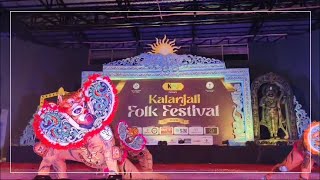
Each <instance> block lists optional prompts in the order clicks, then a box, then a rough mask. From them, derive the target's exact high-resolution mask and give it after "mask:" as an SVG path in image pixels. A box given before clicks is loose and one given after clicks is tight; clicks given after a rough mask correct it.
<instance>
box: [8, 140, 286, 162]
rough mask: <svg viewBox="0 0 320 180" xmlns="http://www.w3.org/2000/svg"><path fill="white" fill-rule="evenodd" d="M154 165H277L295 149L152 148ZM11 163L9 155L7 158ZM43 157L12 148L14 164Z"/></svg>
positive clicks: (239, 147)
mask: <svg viewBox="0 0 320 180" xmlns="http://www.w3.org/2000/svg"><path fill="white" fill-rule="evenodd" d="M148 149H149V151H150V152H151V154H152V155H153V161H154V163H160V164H172V163H191V164H204V163H214V164H227V163H231V164H256V163H259V164H260V163H261V164H276V163H279V162H281V161H282V160H283V159H285V157H286V156H287V155H288V154H289V152H290V151H291V149H292V146H257V145H255V144H251V145H249V146H182V145H181V146H148ZM7 159H8V160H9V159H10V158H9V155H8V156H7ZM40 161H41V158H40V157H39V156H38V155H36V154H35V153H34V152H33V149H32V147H31V146H12V162H15V163H39V162H40Z"/></svg>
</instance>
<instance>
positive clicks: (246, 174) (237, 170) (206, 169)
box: [1, 163, 320, 180]
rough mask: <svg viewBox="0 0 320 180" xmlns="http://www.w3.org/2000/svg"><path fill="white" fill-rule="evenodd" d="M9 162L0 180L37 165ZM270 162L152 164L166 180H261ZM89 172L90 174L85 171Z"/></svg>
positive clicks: (23, 175)
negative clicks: (262, 163) (264, 163)
mask: <svg viewBox="0 0 320 180" xmlns="http://www.w3.org/2000/svg"><path fill="white" fill-rule="evenodd" d="M9 167H10V165H9V163H1V179H32V178H33V177H34V176H35V175H36V173H31V172H36V171H37V168H38V164H31V163H12V173H10V168H9ZM271 168H272V165H261V164H155V165H154V171H155V172H159V173H161V174H163V175H166V176H167V177H168V179H260V180H261V179H262V178H263V176H264V175H265V173H264V172H267V171H269V170H270V169H271ZM68 171H72V172H81V174H79V173H70V174H68V176H69V178H70V179H101V178H106V176H103V174H100V173H98V174H97V173H95V172H96V170H95V169H91V168H89V167H86V166H85V165H83V164H78V163H71V164H68ZM18 172H19V173H18ZM86 172H92V173H90V174H89V173H86ZM221 172H222V173H221ZM51 177H52V178H54V177H55V175H54V174H52V175H51ZM319 177H320V172H319V170H318V169H317V168H314V169H313V172H312V174H311V179H319ZM298 178H299V173H277V174H274V175H273V178H272V179H298Z"/></svg>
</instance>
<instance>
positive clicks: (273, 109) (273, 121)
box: [259, 84, 289, 139]
mask: <svg viewBox="0 0 320 180" xmlns="http://www.w3.org/2000/svg"><path fill="white" fill-rule="evenodd" d="M262 94H263V96H262V98H261V99H260V103H259V106H260V107H261V108H262V111H261V116H262V117H261V122H260V124H261V125H264V126H266V127H267V128H268V130H269V133H270V138H272V139H277V138H279V137H278V130H279V129H282V130H283V132H284V133H285V137H284V138H285V139H288V138H289V137H288V131H287V130H286V128H285V127H286V120H285V118H284V117H283V115H282V108H281V107H282V106H281V105H282V104H285V101H286V98H285V96H283V93H282V92H281V91H280V92H279V87H278V86H277V85H274V84H267V85H265V87H264V88H263V91H262Z"/></svg>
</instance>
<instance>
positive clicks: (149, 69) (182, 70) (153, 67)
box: [87, 54, 254, 145]
mask: <svg viewBox="0 0 320 180" xmlns="http://www.w3.org/2000/svg"><path fill="white" fill-rule="evenodd" d="M87 73H90V72H87ZM103 74H104V75H106V76H109V77H110V78H111V79H112V80H131V79H168V78H217V77H220V78H224V79H225V82H227V83H232V84H235V83H237V84H240V86H241V94H242V98H243V99H242V104H237V103H236V102H235V104H236V105H237V106H242V107H243V108H241V109H242V110H241V114H243V116H244V117H243V123H244V128H245V137H244V138H238V139H234V140H231V141H232V144H234V145H239V144H243V142H246V141H253V140H254V133H253V119H252V106H251V92H250V78H249V69H248V68H237V69H226V68H225V64H224V62H222V61H220V60H216V59H210V58H205V57H200V56H192V55H168V56H162V55H154V54H141V55H139V56H136V57H133V58H127V59H123V60H119V61H115V62H112V63H109V64H105V65H103ZM241 134H243V133H241ZM241 134H235V136H236V137H241ZM242 137H243V135H242Z"/></svg>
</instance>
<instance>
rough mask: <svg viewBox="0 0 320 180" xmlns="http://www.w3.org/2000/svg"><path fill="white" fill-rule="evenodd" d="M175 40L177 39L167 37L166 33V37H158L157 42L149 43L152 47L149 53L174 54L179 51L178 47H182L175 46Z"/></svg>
mask: <svg viewBox="0 0 320 180" xmlns="http://www.w3.org/2000/svg"><path fill="white" fill-rule="evenodd" d="M175 42H176V40H175V39H174V40H172V41H170V40H169V39H167V36H166V35H164V38H163V39H160V40H159V39H158V38H156V42H155V43H153V44H148V45H149V46H151V48H152V50H151V52H149V53H153V54H162V55H168V54H174V53H175V52H177V50H178V49H180V47H178V46H175Z"/></svg>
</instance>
